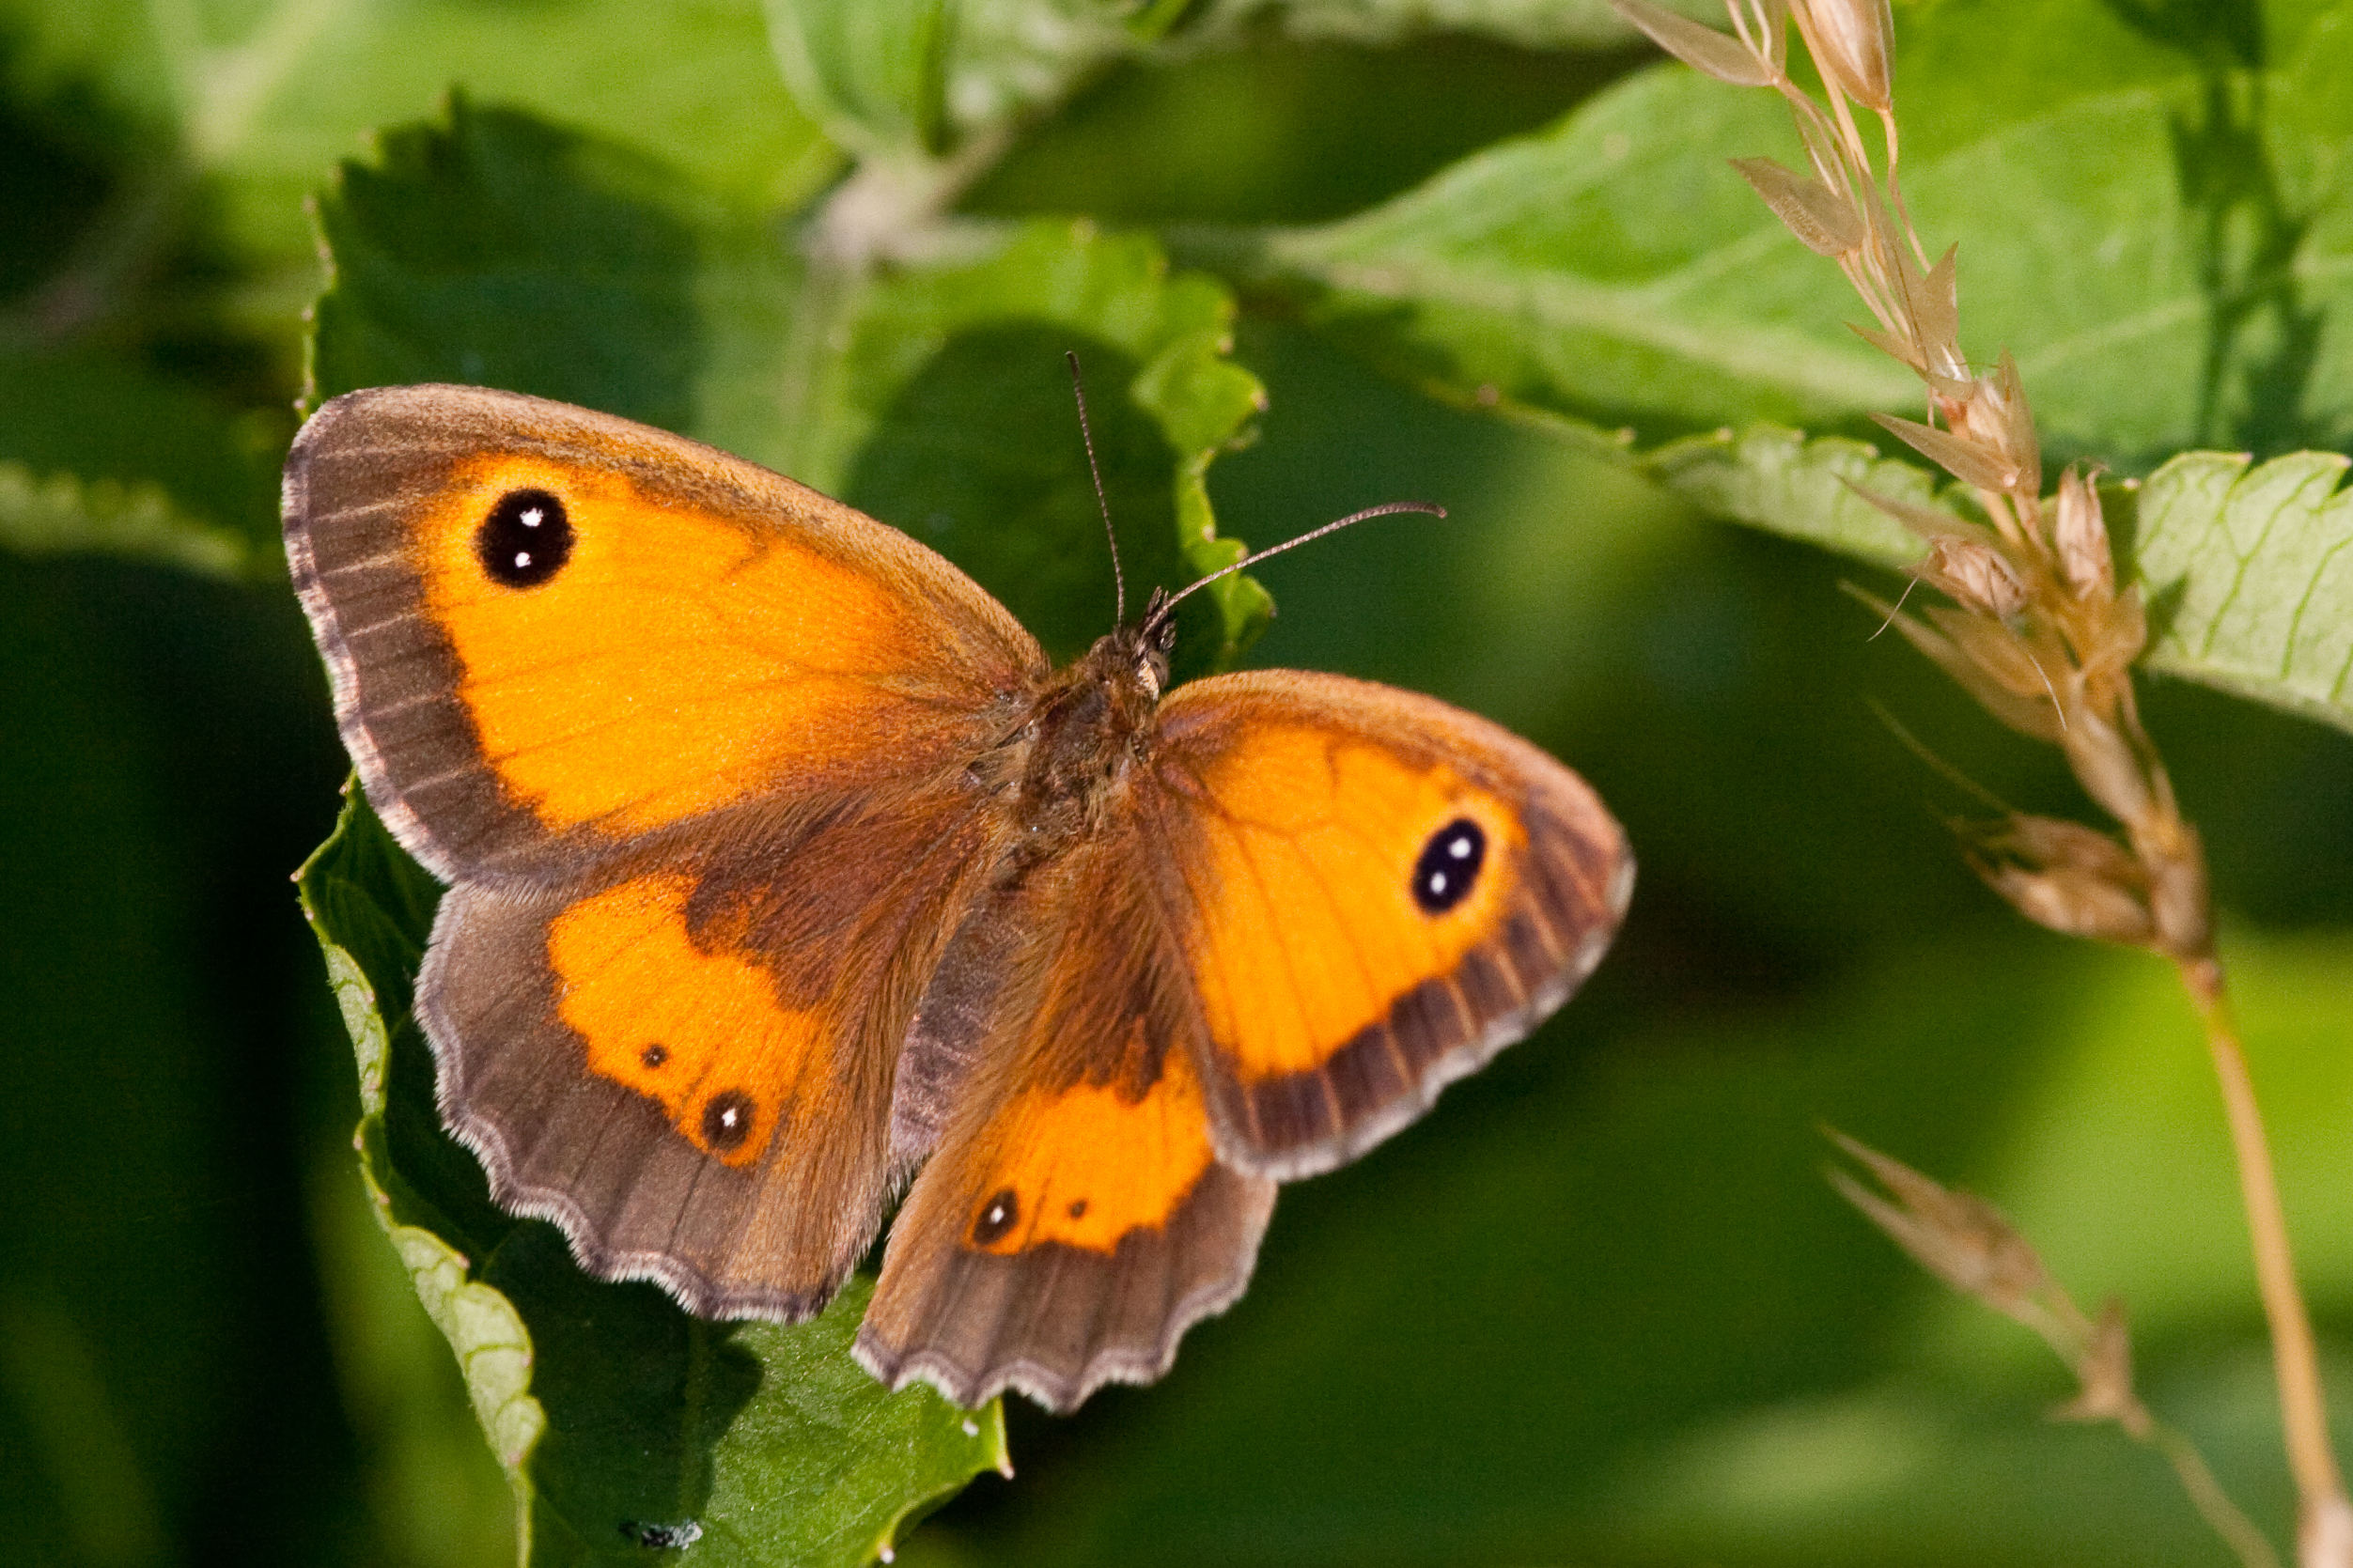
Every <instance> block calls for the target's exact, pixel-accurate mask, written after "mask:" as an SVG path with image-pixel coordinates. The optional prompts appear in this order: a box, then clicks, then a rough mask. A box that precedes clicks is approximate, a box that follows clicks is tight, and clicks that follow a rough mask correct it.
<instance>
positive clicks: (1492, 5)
mask: <svg viewBox="0 0 2353 1568" xmlns="http://www.w3.org/2000/svg"><path fill="white" fill-rule="evenodd" d="M1669 8H1670V9H1672V10H1689V11H1692V12H1694V13H1695V14H1699V15H1703V16H1708V17H1711V18H1720V17H1722V14H1723V13H1722V8H1720V7H1717V6H1714V5H1710V4H1708V3H1707V0H1683V3H1682V4H1679V5H1675V6H1671V7H1669ZM1201 10H1202V12H1203V13H1204V14H1203V15H1202V16H1201V17H1200V18H1199V20H1198V21H1196V22H1189V23H1188V25H1189V26H1191V27H1193V28H1195V29H1197V30H1198V31H1199V32H1201V33H1206V34H1211V35H1215V34H1217V33H1219V32H1228V33H1233V34H1239V33H1241V32H1242V31H1243V30H1244V29H1245V28H1254V27H1256V28H1264V27H1270V26H1271V27H1279V28H1281V29H1282V31H1283V32H1285V33H1286V34H1288V35H1289V36H1291V37H1293V38H1298V39H1345V40H1347V41H1348V42H1351V43H1378V44H1397V43H1402V42H1404V41H1405V40H1407V39H1411V38H1413V37H1416V36H1417V35H1421V34H1425V33H1438V32H1442V33H1475V34H1482V35H1484V36H1486V37H1488V38H1494V39H1502V40H1503V41H1504V42H1506V43H1514V44H1518V45H1519V46H1520V47H1521V48H1523V49H1595V48H1608V47H1611V46H1623V45H1625V44H1628V43H1629V42H1631V41H1633V39H1634V38H1635V37H1636V35H1635V32H1634V29H1633V28H1631V27H1629V26H1628V25H1627V24H1626V23H1624V22H1623V21H1621V20H1620V19H1619V17H1618V14H1617V12H1616V11H1614V10H1613V9H1612V8H1611V7H1610V4H1609V0H1536V3H1533V4H1532V3H1531V0H1210V3H1209V4H1208V5H1206V6H1204V7H1202V8H1201Z"/></svg>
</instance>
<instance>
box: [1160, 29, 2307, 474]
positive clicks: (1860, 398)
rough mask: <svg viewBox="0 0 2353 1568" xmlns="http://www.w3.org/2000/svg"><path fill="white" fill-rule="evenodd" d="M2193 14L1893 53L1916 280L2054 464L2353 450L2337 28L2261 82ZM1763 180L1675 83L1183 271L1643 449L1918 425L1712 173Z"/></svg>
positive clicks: (1730, 124) (1701, 86) (1773, 103)
mask: <svg viewBox="0 0 2353 1568" xmlns="http://www.w3.org/2000/svg"><path fill="white" fill-rule="evenodd" d="M2143 11H2146V12H2147V13H2148V14H2147V15H2146V16H2142V13H2143ZM2203 11H2204V8H2134V9H2131V10H2129V11H2127V8H2107V7H2101V6H2096V5H2089V4H2078V5H2065V6H2051V5H2048V4H2043V3H2040V0H1968V3H1956V4H1949V5H1940V6H1933V7H1916V8H1908V9H1907V10H1905V11H1904V12H1903V14H1902V18H1901V21H1900V22H1899V24H1898V27H1897V40H1898V44H1899V59H1898V67H1897V73H1896V79H1897V83H1898V110H1899V114H1900V115H1901V116H1902V119H1903V123H1904V125H1905V127H1906V134H1905V140H1904V150H1905V161H1904V190H1905V194H1906V196H1907V199H1908V201H1909V207H1910V210H1911V212H1912V213H1913V215H1914V217H1915V218H1916V219H1917V220H1918V222H1919V223H1920V225H1921V227H1922V232H1923V235H1924V238H1925V240H1926V241H1927V242H1928V243H1929V245H1930V247H1931V249H1935V248H1938V247H1940V246H1941V245H1942V244H1943V243H1945V242H1946V241H1949V240H1958V241H1960V244H1961V250H1960V303H1961V324H1962V334H1963V341H1964V344H1965V346H1966V347H1967V348H1968V349H1969V350H1970V352H1971V355H1972V356H1973V357H1975V358H1977V359H1979V360H1981V361H1990V360H1991V359H1992V358H1993V357H1994V356H1995V354H1996V353H1997V352H1998V351H1999V350H2000V349H2002V347H2004V346H2007V347H2008V348H2009V349H2012V350H2013V351H2014V352H2015V353H2016V355H2017V358H2018V365H2019V368H2020V370H2021V371H2022V372H2023V374H2024V377H2025V383H2026V387H2027V390H2028V393H2029V395H2030V396H2032V398H2033V399H2034V407H2035V409H2036V411H2037V412H2038V414H2039V415H2040V418H2041V421H2042V428H2043V432H2044V437H2045V441H2046V442H2047V444H2049V446H2051V447H2052V448H2054V449H2056V450H2058V451H2060V452H2063V453H2075V452H2080V453H2089V454H2092V455H2096V456H2099V457H2102V458H2106V459H2108V460H2110V461H2111V462H2114V463H2117V464H2119V465H2125V466H2129V465H2132V464H2134V463H2145V462H2152V461H2154V460H2156V459H2157V458H2160V457H2162V456H2163V455H2166V454H2169V453H2171V452H2173V451H2175V450H2178V449H2180V448H2182V447H2184V446H2189V445H2192V444H2197V443H2199V442H2206V443H2209V444H2227V445H2241V444H2244V445H2250V446H2253V447H2256V448H2257V449H2260V450H2269V451H2279V450H2284V449H2292V448H2294V447H2296V446H2298V445H2332V444H2336V433H2337V432H2339V431H2342V430H2344V429H2345V428H2347V427H2353V362H2347V361H2346V360H2345V356H2343V355H2328V354H2323V353H2321V352H2319V351H2318V349H2319V334H2320V331H2321V328H2322V324H2323V323H2324V322H2325V321H2326V320H2327V319H2328V318H2329V317H2330V314H2331V313H2333V312H2336V311H2340V310H2342V309H2344V308H2345V306H2346V305H2347V304H2353V212H2349V211H2348V205H2347V202H2346V199H2345V186H2344V185H2343V182H2342V180H2341V179H2339V178H2338V174H2337V172H2336V171H2339V170H2340V169H2341V168H2342V167H2343V166H2344V159H2345V152H2346V149H2347V140H2346V137H2347V129H2346V126H2345V124H2344V123H2342V122H2343V121H2344V119H2345V116H2344V114H2343V111H2342V108H2341V107H2331V106H2341V104H2342V101H2343V98H2344V92H2343V82H2344V75H2343V73H2342V71H2341V70H2337V69H2336V68H2337V67H2338V66H2341V65H2343V64H2345V55H2346V54H2347V53H2348V44H2347V41H2346V39H2345V15H2346V8H2345V7H2344V6H2343V5H2341V4H2339V5H2332V6H2328V7H2325V8H2314V7H2311V6H2308V5H2301V4H2288V3H2286V0H2277V3H2275V4H2273V5H2271V6H2268V7H2267V8H2264V16H2263V19H2262V20H2261V23H2260V25H2259V27H2258V30H2259V31H2263V32H2266V33H2267V38H2268V49H2269V54H2268V55H2267V61H2268V63H2269V69H2267V70H2254V71H2249V70H2245V69H2243V68H2242V66H2241V64H2240V63H2239V62H2237V61H2235V60H2233V59H2232V58H2231V57H2230V55H2229V54H2228V52H2227V50H2225V49H2223V48H2221V45H2219V44H2218V45H2216V46H2215V47H2211V48H2210V47H2208V46H2207V45H2208V41H2209V40H2207V39H2205V38H2204V37H2203V35H2199V34H2196V33H2195V32H2194V31H2192V30H2191V29H2193V27H2194V23H2195V19H2196V16H2197V15H2198V14H2201V13H2203ZM2127 17H2141V20H2140V21H2139V22H2138V23H2135V22H2132V21H2129V20H2127ZM2168 28H2172V29H2175V30H2176V31H2174V32H2169V31H2167V29H2168ZM1755 154H1773V155H1776V156H1779V157H1781V158H1782V159H1783V160H1784V162H1788V163H1796V162H1798V161H1799V156H1800V155H1799V154H1798V153H1797V152H1796V150H1795V143H1794V136H1793V133H1792V132H1791V130H1790V127H1789V125H1788V123H1787V117H1786V116H1785V114H1784V111H1783V110H1782V108H1781V106H1780V103H1779V101H1778V99H1777V98H1776V97H1775V96H1774V95H1772V94H1770V93H1768V92H1761V91H1746V92H1744V91H1740V90H1737V89H1735V88H1731V87H1727V86H1724V85H1720V84H1718V83H1716V82H1713V81H1709V80H1706V79H1703V78H1701V77H1699V76H1697V75H1696V74H1694V73H1693V72H1691V71H1690V70H1685V69H1684V68H1682V67H1680V66H1662V67H1660V68H1658V69H1655V70H1648V71H1644V72H1643V73H1641V74H1640V75H1638V76H1636V77H1634V78H1632V79H1630V80H1628V82H1626V83H1625V84H1624V85H1621V86H1619V87H1616V88H1614V89H1613V90H1611V91H1608V92H1605V93H1603V94H1601V95H1599V96H1598V97H1597V98H1595V99H1593V100H1591V101H1588V102H1587V103H1585V104H1584V105H1582V107H1580V108H1579V109H1578V110H1577V111H1575V112H1574V113H1572V114H1571V115H1569V116H1567V117H1566V118H1565V119H1564V120H1563V121H1562V122H1561V123H1560V124H1559V125H1557V126H1556V127H1554V128H1553V129H1552V130H1550V131H1549V132H1544V133H1542V134H1539V135H1536V136H1533V137H1529V138H1526V139H1523V140H1519V141H1516V142H1511V143H1507V144H1504V145H1503V146H1500V147H1495V148H1492V149H1490V150H1488V151H1487V152H1484V153H1481V154H1478V155H1476V156H1474V157H1472V158H1470V159H1467V160H1465V161H1464V162H1463V163H1459V164H1457V166H1455V167H1454V168H1452V169H1450V170H1448V171H1447V172H1445V173H1444V174H1442V175H1441V176H1440V177H1438V178H1437V179H1433V180H1431V181H1430V182H1428V183H1427V184H1426V185H1425V186H1423V187H1422V188H1420V189H1419V190H1416V191H1414V192H1411V193H1409V194H1406V195H1404V196H1402V197H1400V198H1398V199H1396V200H1395V201H1392V202H1389V203H1387V204H1385V205H1384V206H1382V207H1379V208H1378V209H1375V210H1371V211H1368V212H1365V213H1363V214H1360V215H1358V216H1356V217H1353V218H1350V219H1348V220H1345V221H1343V222H1340V223H1337V224H1333V225H1326V226H1322V227H1317V228H1309V229H1296V230H1273V231H1263V232H1256V233H1244V234H1228V235H1225V236H1223V237H1207V238H1205V239H1203V240H1201V241H1197V247H1198V248H1196V249H1195V250H1194V251H1193V252H1192V254H1193V255H1196V256H1204V257H1209V256H1215V257H1217V258H1218V259H1219V260H1220V262H1221V264H1222V265H1223V266H1224V267H1226V268H1228V269H1229V270H1231V271H1233V272H1237V273H1239V274H1242V275H1245V276H1249V277H1252V278H1253V279H1254V281H1256V282H1257V283H1258V284H1260V285H1261V286H1263V287H1276V288H1281V289H1284V290H1286V291H1287V292H1288V293H1289V294H1291V295H1292V297H1293V298H1294V300H1295V301H1296V303H1297V304H1298V307H1299V308H1300V309H1301V311H1302V312H1303V313H1304V314H1305V316H1306V317H1307V318H1308V319H1310V320H1311V321H1313V322H1315V323H1316V324H1317V326H1318V327H1319V328H1320V329H1321V330H1323V331H1325V332H1327V333H1329V334H1332V336H1334V337H1335V338H1337V339H1339V340H1341V341H1343V342H1346V343H1348V345H1350V346H1351V347H1352V348H1354V349H1357V350H1358V351H1359V352H1361V353H1363V354H1364V355H1366V356H1368V357H1370V358H1371V359H1373V360H1374V361H1375V362H1376V363H1378V364H1379V365H1383V366H1384V367H1386V368H1387V369H1389V370H1390V371H1391V372H1393V373H1394V374H1396V375H1398V376H1400V377H1402V378H1403V379H1405V380H1409V381H1410V382H1411V383H1413V384H1417V385H1426V386H1430V387H1433V388H1438V389H1442V390H1444V391H1445V392H1446V393H1447V394H1448V395H1450V396H1453V397H1455V398H1457V399H1471V398H1478V399H1480V400H1481V401H1482V402H1484V403H1486V404H1488V405H1489V406H1497V405H1501V406H1509V405H1512V404H1526V405H1530V406H1533V407H1535V408H1537V409H1541V410H1545V411H1550V412H1554V413H1563V414H1569V415H1574V416H1578V417H1582V418H1586V419H1591V420H1595V421H1598V422H1600V423H1602V424H1604V425H1611V426H1614V425H1617V424H1621V423H1627V424H1632V425H1634V426H1635V427H1637V428H1638V429H1639V430H1640V431H1641V432H1642V433H1643V435H1644V438H1645V439H1649V440H1655V439H1658V438H1659V437H1660V436H1668V435H1675V434H1678V433H1685V432H1689V431H1692V430H1695V429H1705V428H1707V427H1714V426H1717V425H1725V424H1729V425H1734V426H1744V425H1748V424H1751V423H1754V422H1759V421H1768V422H1776V423H1784V424H1793V425H1800V426H1804V427H1814V428H1821V427H1829V426H1836V425H1840V424H1842V423H1847V422H1851V421H1853V420H1854V419H1855V418H1856V417H1857V416H1858V415H1860V414H1861V413H1862V412H1864V411H1870V410H1876V409H1884V410H1900V409H1903V408H1906V407H1909V406H1913V405H1916V404H1917V403H1918V401H1919V397H1920V391H1919V387H1918V385H1917V383H1916V382H1915V381H1914V380H1913V379H1912V377H1911V376H1910V375H1909V372H1907V371H1905V370H1904V369H1903V368H1902V367H1901V366H1899V365H1895V364H1894V363H1893V362H1892V361H1889V360H1887V359H1885V358H1883V357H1881V356H1880V355H1878V353H1877V352H1876V351H1874V350H1872V349H1868V348H1866V347H1865V346H1864V345H1863V344H1862V343H1861V342H1860V341H1859V340H1857V339H1856V338H1855V337H1854V336H1853V335H1852V334H1850V333H1849V332H1848V331H1847V325H1846V323H1847V322H1848V321H1849V320H1854V319H1861V318H1863V314H1864V313H1863V311H1862V305H1861V304H1860V303H1859V302H1858V301H1857V300H1856V299H1855V298H1854V297H1853V295H1852V294H1851V293H1850V292H1849V291H1848V289H1847V287H1846V285H1845V282H1844V280H1843V279H1842V278H1841V277H1840V276H1839V275H1838V272H1837V270H1836V269H1835V268H1834V267H1832V266H1831V265H1829V264H1827V263H1825V262H1823V261H1822V260H1821V259H1819V258H1818V257H1816V256H1814V255H1812V254H1811V253H1810V252H1808V251H1806V250H1805V249H1804V247H1802V246H1801V245H1800V244H1799V243H1798V241H1796V240H1794V239H1792V238H1791V237H1790V236H1788V235H1787V234H1786V233H1785V232H1784V230H1783V229H1782V227H1781V225H1779V223H1778V222H1776V221H1775V220H1774V219H1773V218H1772V217H1771V216H1770V215H1769V213H1768V212H1767V210H1765V208H1764V206H1763V204H1762V203H1760V202H1758V201H1757V200H1756V199H1755V197H1754V195H1753V194H1752V193H1751V192H1750V191H1749V190H1748V189H1747V188H1746V186H1745V184H1744V183H1743V181H1742V180H1741V179H1740V178H1739V176H1738V175H1737V173H1736V172H1735V171H1734V170H1732V169H1731V168H1730V167H1728V166H1727V163H1726V160H1728V159H1730V158H1733V157H1736V156H1742V155H1755Z"/></svg>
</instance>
